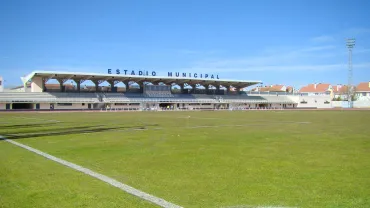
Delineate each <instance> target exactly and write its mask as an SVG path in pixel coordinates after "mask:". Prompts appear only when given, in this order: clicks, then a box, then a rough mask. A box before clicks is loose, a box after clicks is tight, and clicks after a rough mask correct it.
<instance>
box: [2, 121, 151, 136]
mask: <svg viewBox="0 0 370 208" xmlns="http://www.w3.org/2000/svg"><path fill="white" fill-rule="evenodd" d="M150 126H158V125H157V124H154V125H142V126H113V127H109V126H80V127H68V128H63V129H54V130H53V131H50V130H48V131H45V132H32V131H30V132H22V133H20V134H19V135H16V134H5V135H3V136H4V137H5V138H7V139H25V138H37V137H44V136H64V135H71V134H84V133H100V132H106V131H112V130H129V129H146V128H147V127H150Z"/></svg>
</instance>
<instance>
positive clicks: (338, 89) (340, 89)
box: [333, 85, 348, 94]
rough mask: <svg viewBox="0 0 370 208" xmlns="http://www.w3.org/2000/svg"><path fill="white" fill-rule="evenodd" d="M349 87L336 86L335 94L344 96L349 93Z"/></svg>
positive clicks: (334, 88)
mask: <svg viewBox="0 0 370 208" xmlns="http://www.w3.org/2000/svg"><path fill="white" fill-rule="evenodd" d="M347 89H348V87H347V85H335V86H333V92H334V93H336V94H344V93H347V91H348V90H347Z"/></svg>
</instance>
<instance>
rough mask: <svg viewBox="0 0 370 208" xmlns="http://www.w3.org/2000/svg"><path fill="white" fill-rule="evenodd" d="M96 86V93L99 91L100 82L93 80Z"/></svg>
mask: <svg viewBox="0 0 370 208" xmlns="http://www.w3.org/2000/svg"><path fill="white" fill-rule="evenodd" d="M91 81H92V82H93V83H94V84H95V92H98V91H99V81H98V80H91Z"/></svg>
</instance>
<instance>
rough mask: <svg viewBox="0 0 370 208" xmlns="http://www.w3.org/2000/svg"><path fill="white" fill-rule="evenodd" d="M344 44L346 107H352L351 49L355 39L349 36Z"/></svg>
mask: <svg viewBox="0 0 370 208" xmlns="http://www.w3.org/2000/svg"><path fill="white" fill-rule="evenodd" d="M346 45H347V48H348V86H347V100H348V107H349V108H352V107H353V105H352V95H353V88H352V76H353V68H352V49H353V47H354V46H355V39H354V38H349V39H347V41H346Z"/></svg>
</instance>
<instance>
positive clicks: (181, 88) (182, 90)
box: [180, 84, 185, 94]
mask: <svg viewBox="0 0 370 208" xmlns="http://www.w3.org/2000/svg"><path fill="white" fill-rule="evenodd" d="M184 88H185V84H180V93H181V94H182V93H184Z"/></svg>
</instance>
